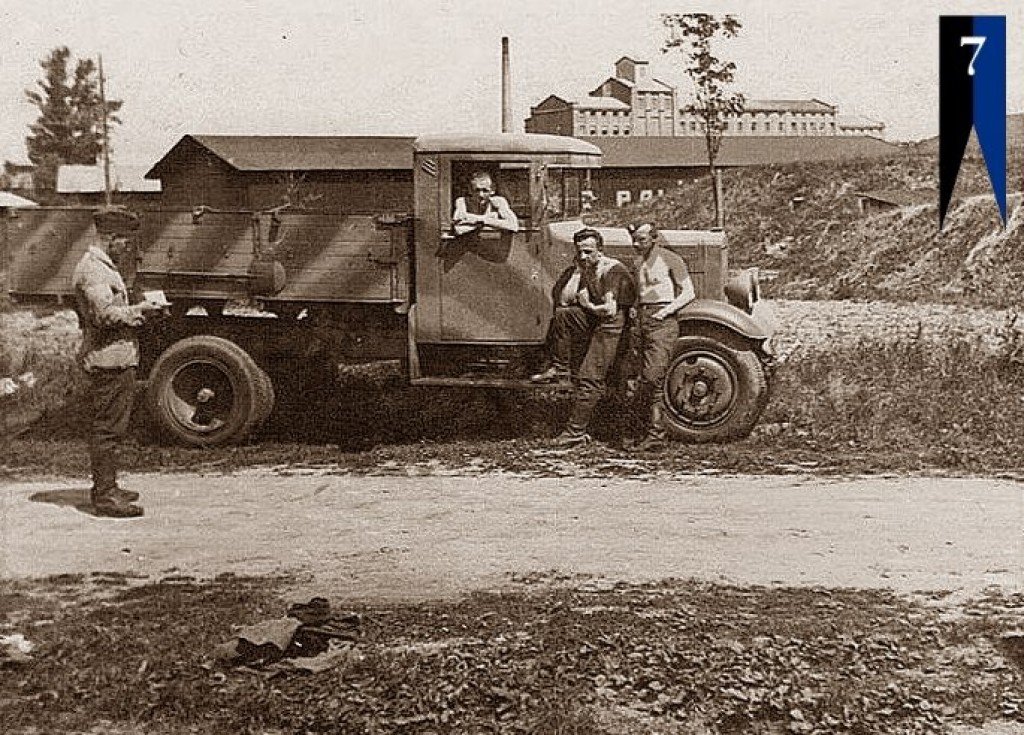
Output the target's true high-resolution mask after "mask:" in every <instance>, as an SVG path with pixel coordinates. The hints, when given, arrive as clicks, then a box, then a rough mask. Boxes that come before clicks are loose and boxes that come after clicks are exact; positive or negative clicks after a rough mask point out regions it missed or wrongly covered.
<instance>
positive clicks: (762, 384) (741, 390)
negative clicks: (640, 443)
mask: <svg viewBox="0 0 1024 735" xmlns="http://www.w3.org/2000/svg"><path fill="white" fill-rule="evenodd" d="M661 398H662V405H663V409H664V410H663V420H664V423H665V429H666V430H667V431H668V432H669V433H670V434H671V435H673V436H675V437H676V438H678V439H682V440H684V441H689V442H716V441H725V440H728V439H737V438H741V437H744V436H747V435H748V434H749V433H750V431H751V430H752V429H753V428H754V424H755V423H757V419H758V417H759V416H760V415H761V411H762V410H763V409H764V406H765V404H766V403H767V401H768V382H767V380H766V378H765V374H764V368H763V367H762V365H761V361H760V360H759V359H758V358H757V355H755V354H754V353H753V352H751V351H750V350H740V349H734V348H732V347H728V346H726V345H724V344H722V343H721V342H719V341H717V340H714V339H711V338H709V337H682V338H680V339H679V341H678V342H677V343H676V347H675V350H674V352H673V355H672V360H671V362H670V363H669V367H668V372H667V373H666V375H665V384H664V388H663V392H662V396H661Z"/></svg>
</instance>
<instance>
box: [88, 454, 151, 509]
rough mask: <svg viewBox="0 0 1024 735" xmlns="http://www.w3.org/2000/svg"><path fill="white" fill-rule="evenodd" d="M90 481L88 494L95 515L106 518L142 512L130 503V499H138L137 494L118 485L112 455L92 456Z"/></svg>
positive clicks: (138, 507)
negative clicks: (91, 483) (90, 486)
mask: <svg viewBox="0 0 1024 735" xmlns="http://www.w3.org/2000/svg"><path fill="white" fill-rule="evenodd" d="M92 482H93V485H92V489H91V490H90V493H89V494H90V496H91V498H92V506H93V510H94V512H95V513H96V515H98V516H104V517H107V518H138V517H139V516H141V515H142V514H143V510H142V508H141V507H140V506H138V505H133V504H132V501H134V500H138V498H139V494H138V493H136V492H133V491H131V490H124V489H122V488H120V487H118V485H117V468H116V463H115V461H114V458H113V457H111V456H109V455H100V456H94V457H93V461H92Z"/></svg>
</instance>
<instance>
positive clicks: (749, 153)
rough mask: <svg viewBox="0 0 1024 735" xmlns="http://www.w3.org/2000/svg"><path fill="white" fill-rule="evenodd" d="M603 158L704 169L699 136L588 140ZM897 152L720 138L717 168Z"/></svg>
mask: <svg viewBox="0 0 1024 735" xmlns="http://www.w3.org/2000/svg"><path fill="white" fill-rule="evenodd" d="M584 140H587V141H590V142H591V143H593V144H595V145H596V146H598V147H599V148H600V149H601V150H602V151H603V152H604V163H603V167H604V168H670V167H691V166H692V167H696V166H706V165H707V160H708V154H707V149H706V148H705V144H704V138H703V137H699V136H675V137H670V136H661V137H658V136H630V137H621V136H620V137H603V136H600V137H589V138H584ZM898 151H899V146H896V145H894V144H892V143H887V142H885V141H883V140H879V139H878V138H872V137H868V136H859V135H850V136H845V135H844V136H839V135H820V136H819V135H815V136H794V137H789V136H781V135H777V136H767V135H763V136H755V135H749V136H748V135H743V136H739V135H736V136H725V137H723V138H722V148H721V151H719V154H718V161H717V162H718V164H719V165H720V166H756V165H763V164H773V163H792V162H795V161H833V160H840V159H845V158H864V157H872V158H874V157H883V158H884V157H886V156H890V155H894V154H895V153H896V152H898Z"/></svg>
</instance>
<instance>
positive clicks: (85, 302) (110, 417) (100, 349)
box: [71, 207, 162, 518]
mask: <svg viewBox="0 0 1024 735" xmlns="http://www.w3.org/2000/svg"><path fill="white" fill-rule="evenodd" d="M93 222H94V223H95V225H96V233H97V235H98V237H97V239H96V242H95V244H93V245H90V246H89V249H88V250H87V251H86V253H85V255H83V256H82V259H81V260H80V261H79V262H78V265H77V266H76V267H75V271H74V274H73V275H72V277H71V286H72V288H73V289H74V291H75V310H76V311H77V312H78V321H79V325H80V326H81V328H82V348H81V350H80V351H79V364H80V365H81V367H82V369H83V370H84V371H85V373H86V375H87V376H88V391H89V401H90V407H91V409H92V413H91V416H90V427H89V428H90V434H89V463H90V467H91V471H92V483H93V484H92V489H91V491H90V495H91V499H92V504H93V509H94V512H95V513H96V515H98V516H106V517H110V518H135V517H138V516H141V515H142V513H143V510H142V507H141V506H139V505H135V501H136V500H138V498H139V494H138V493H136V492H131V491H129V490H125V489H123V488H121V487H119V486H118V484H117V449H118V444H119V443H120V442H121V441H123V439H124V437H125V435H126V434H127V433H128V424H129V418H130V416H131V410H132V400H133V398H134V394H135V368H136V367H137V366H138V364H139V344H138V340H137V338H136V335H135V328H136V327H138V326H140V325H141V324H142V323H143V321H144V320H145V318H146V316H145V315H146V313H147V312H151V311H154V310H160V309H161V308H162V307H161V306H158V305H156V304H152V303H149V302H143V303H141V304H135V305H129V303H128V289H127V288H126V287H125V283H124V279H123V278H122V277H121V273H120V272H119V271H118V266H119V262H120V261H122V260H123V258H124V257H125V254H126V252H127V250H128V237H129V234H130V233H131V232H132V231H133V230H135V229H137V228H138V225H139V221H138V218H137V217H136V216H135V215H134V214H132V213H131V212H130V211H128V210H127V209H124V208H123V207H104V208H102V209H100V210H97V212H96V213H95V214H94V215H93Z"/></svg>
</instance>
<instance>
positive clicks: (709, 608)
mask: <svg viewBox="0 0 1024 735" xmlns="http://www.w3.org/2000/svg"><path fill="white" fill-rule="evenodd" d="M538 581H540V582H549V581H551V579H550V578H548V577H545V575H538V576H537V577H534V578H530V579H520V580H514V582H518V583H519V584H512V585H510V588H509V591H506V592H503V593H487V594H476V595H473V596H471V597H469V598H466V599H463V600H461V601H457V602H436V603H429V604H415V605H387V606H377V605H365V604H363V605H353V606H346V603H345V601H339V600H333V601H332V605H333V607H335V609H351V610H354V611H356V612H358V613H359V614H360V615H361V616H362V620H363V624H362V626H361V628H362V631H361V636H360V638H359V639H358V640H357V642H356V644H355V648H354V651H355V653H356V655H355V656H354V657H352V660H351V662H350V663H349V664H347V665H346V666H343V667H339V668H335V669H332V670H329V671H326V672H322V673H319V674H316V675H308V674H306V675H303V674H298V673H285V674H281V673H277V674H271V673H269V672H261V671H259V670H255V669H241V670H239V669H222V668H219V667H217V666H214V665H212V662H211V659H210V653H211V649H212V648H213V646H215V645H216V644H218V643H221V642H224V641H226V640H228V639H230V638H231V637H232V635H233V630H234V628H233V626H238V625H243V624H250V623H253V622H258V621H260V620H267V619H270V618H274V617H280V616H281V615H283V611H284V610H285V609H286V607H287V601H286V600H284V599H283V598H282V597H281V594H282V593H283V590H284V589H286V588H285V587H284V584H285V582H284V580H260V579H244V578H234V577H220V578H218V579H216V580H213V581H202V582H200V581H195V580H190V579H181V578H179V579H173V580H172V579H170V578H169V579H167V580H163V581H160V582H157V583H147V584H138V583H137V580H136V584H132V585H129V584H128V580H125V579H118V578H116V577H110V576H103V575H93V576H92V577H89V578H80V577H65V578H57V579H51V580H47V581H43V582H18V583H12V582H4V583H0V633H9V632H13V631H15V630H17V631H20V632H23V633H24V634H25V635H26V637H28V638H29V639H30V640H32V641H34V642H35V643H37V644H38V647H37V649H36V650H35V651H34V652H33V657H34V661H33V662H32V663H31V664H28V665H25V666H20V667H7V668H0V731H3V732H7V733H27V732H82V731H86V730H89V729H90V728H92V727H96V726H100V727H106V728H107V729H108V730H116V731H122V732H147V733H154V732H160V733H162V732H184V731H187V732H197V733H236V732H237V733H247V732H289V733H290V732H368V733H438V732H445V733H468V732H502V733H516V732H521V733H595V734H599V733H609V734H611V733H632V732H638V731H659V732H670V733H671V732H675V733H684V732H685V733H729V732H744V733H758V732H782V731H788V732H795V733H938V732H943V731H944V730H945V728H947V727H948V726H949V725H950V724H952V723H958V722H959V723H971V724H981V723H983V722H986V721H992V720H1000V719H1011V720H1013V719H1015V720H1017V721H1024V714H1022V709H1021V708H1022V707H1024V694H1022V690H1021V686H1022V684H1024V679H1022V676H1021V672H1020V671H1019V670H1018V669H1016V668H1015V667H1014V666H1012V665H1010V664H1008V663H1007V662H1006V661H1005V660H1004V658H1003V657H1002V655H1001V654H1000V652H999V646H1000V634H1001V632H1002V631H1003V630H1004V628H1005V627H1006V626H1008V625H1009V624H1010V621H1011V619H1012V616H1013V615H1014V614H1017V615H1019V612H1020V610H1021V608H1024V599H1017V598H1010V599H1006V598H994V597H993V598H988V599H983V600H980V601H975V602H974V603H973V608H972V609H968V610H967V611H966V612H967V615H958V616H956V617H955V618H953V617H950V616H949V615H947V614H943V612H942V611H941V610H940V609H939V608H936V607H933V606H930V605H925V604H921V603H917V602H911V601H908V600H905V599H901V598H898V597H896V596H894V595H892V594H890V593H887V592H878V591H853V590H825V589H766V588H743V589H740V588H733V587H723V586H715V585H710V584H702V583H700V584H699V583H686V582H671V583H664V584H658V585H642V586H626V585H612V584H604V583H595V582H594V581H592V580H591V581H584V582H583V583H581V580H579V579H577V580H566V579H561V580H560V584H562V585H568V586H561V587H556V586H549V585H548V584H534V583H536V582H538Z"/></svg>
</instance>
